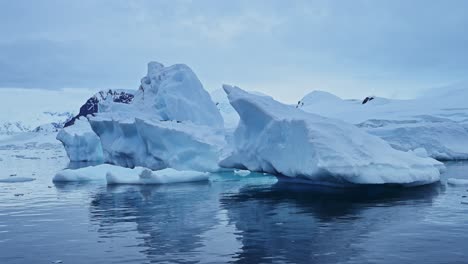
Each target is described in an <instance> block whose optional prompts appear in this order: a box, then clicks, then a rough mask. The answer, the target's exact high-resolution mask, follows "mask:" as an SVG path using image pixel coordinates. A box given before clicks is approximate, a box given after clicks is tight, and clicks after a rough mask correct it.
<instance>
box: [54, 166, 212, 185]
mask: <svg viewBox="0 0 468 264" xmlns="http://www.w3.org/2000/svg"><path fill="white" fill-rule="evenodd" d="M208 176H209V173H207V172H199V171H179V170H175V169H163V170H158V171H152V170H150V169H147V168H143V167H135V168H133V169H130V168H124V167H120V166H114V165H110V164H101V165H97V166H90V167H85V168H80V169H74V170H72V169H65V170H63V171H60V172H58V173H57V174H56V175H55V177H54V179H53V181H54V182H87V181H106V182H107V184H168V183H178V182H194V181H206V180H208Z"/></svg>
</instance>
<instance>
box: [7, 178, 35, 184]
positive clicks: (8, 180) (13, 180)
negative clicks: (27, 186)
mask: <svg viewBox="0 0 468 264" xmlns="http://www.w3.org/2000/svg"><path fill="white" fill-rule="evenodd" d="M34 180H36V178H31V177H17V176H14V177H8V178H0V183H17V182H30V181H34Z"/></svg>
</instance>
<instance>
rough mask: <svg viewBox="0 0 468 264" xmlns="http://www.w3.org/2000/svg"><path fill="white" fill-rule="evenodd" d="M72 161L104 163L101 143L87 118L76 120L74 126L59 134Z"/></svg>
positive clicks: (59, 138) (58, 136)
mask: <svg viewBox="0 0 468 264" xmlns="http://www.w3.org/2000/svg"><path fill="white" fill-rule="evenodd" d="M57 139H58V140H59V141H61V142H62V144H63V146H64V147H65V150H66V151H67V155H68V158H69V159H70V161H102V160H103V159H104V155H103V151H102V146H101V141H100V140H99V137H98V136H97V135H96V133H94V131H93V130H92V129H91V126H90V125H89V122H88V120H87V119H86V118H85V117H81V118H79V119H76V120H75V123H74V124H73V125H72V126H69V127H66V128H64V129H62V130H61V131H60V132H59V133H58V134H57Z"/></svg>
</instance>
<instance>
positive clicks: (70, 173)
mask: <svg viewBox="0 0 468 264" xmlns="http://www.w3.org/2000/svg"><path fill="white" fill-rule="evenodd" d="M128 170H131V169H128V168H124V167H119V166H115V165H110V164H101V165H97V166H90V167H84V168H80V169H74V170H72V169H65V170H62V171H59V172H58V173H57V174H55V177H54V178H53V182H86V181H105V180H106V174H107V172H109V171H112V172H113V173H114V174H125V173H127V171H128ZM135 173H137V172H135Z"/></svg>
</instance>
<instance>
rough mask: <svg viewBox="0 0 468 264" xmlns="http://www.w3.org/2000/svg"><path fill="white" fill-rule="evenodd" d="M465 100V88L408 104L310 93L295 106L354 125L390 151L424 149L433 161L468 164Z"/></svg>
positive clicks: (467, 115)
mask: <svg viewBox="0 0 468 264" xmlns="http://www.w3.org/2000/svg"><path fill="white" fill-rule="evenodd" d="M464 98H468V89H466V88H464V87H458V88H441V89H438V90H436V92H431V93H427V94H426V95H425V96H424V97H421V98H417V99H413V100H391V99H385V98H379V97H375V98H374V99H373V100H371V101H369V102H367V103H366V104H362V100H343V99H341V98H339V97H336V96H334V95H332V94H329V93H326V92H321V91H314V92H312V93H310V94H308V95H306V96H305V97H304V98H303V99H302V100H301V101H300V104H299V108H300V109H302V110H304V111H307V112H310V113H315V114H319V115H322V116H326V117H331V118H337V119H341V120H344V121H346V122H349V123H353V124H355V125H357V126H358V127H361V128H362V129H365V130H366V131H367V132H369V133H371V134H374V135H377V136H379V137H381V138H383V139H384V140H386V141H387V142H389V143H390V144H391V145H392V146H393V147H394V148H397V149H400V150H404V151H408V150H413V149H416V148H425V149H426V151H427V153H428V155H429V156H431V157H433V158H437V159H440V160H454V159H468V131H467V128H468V126H467V123H468V107H467V106H466V100H465V99H464Z"/></svg>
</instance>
